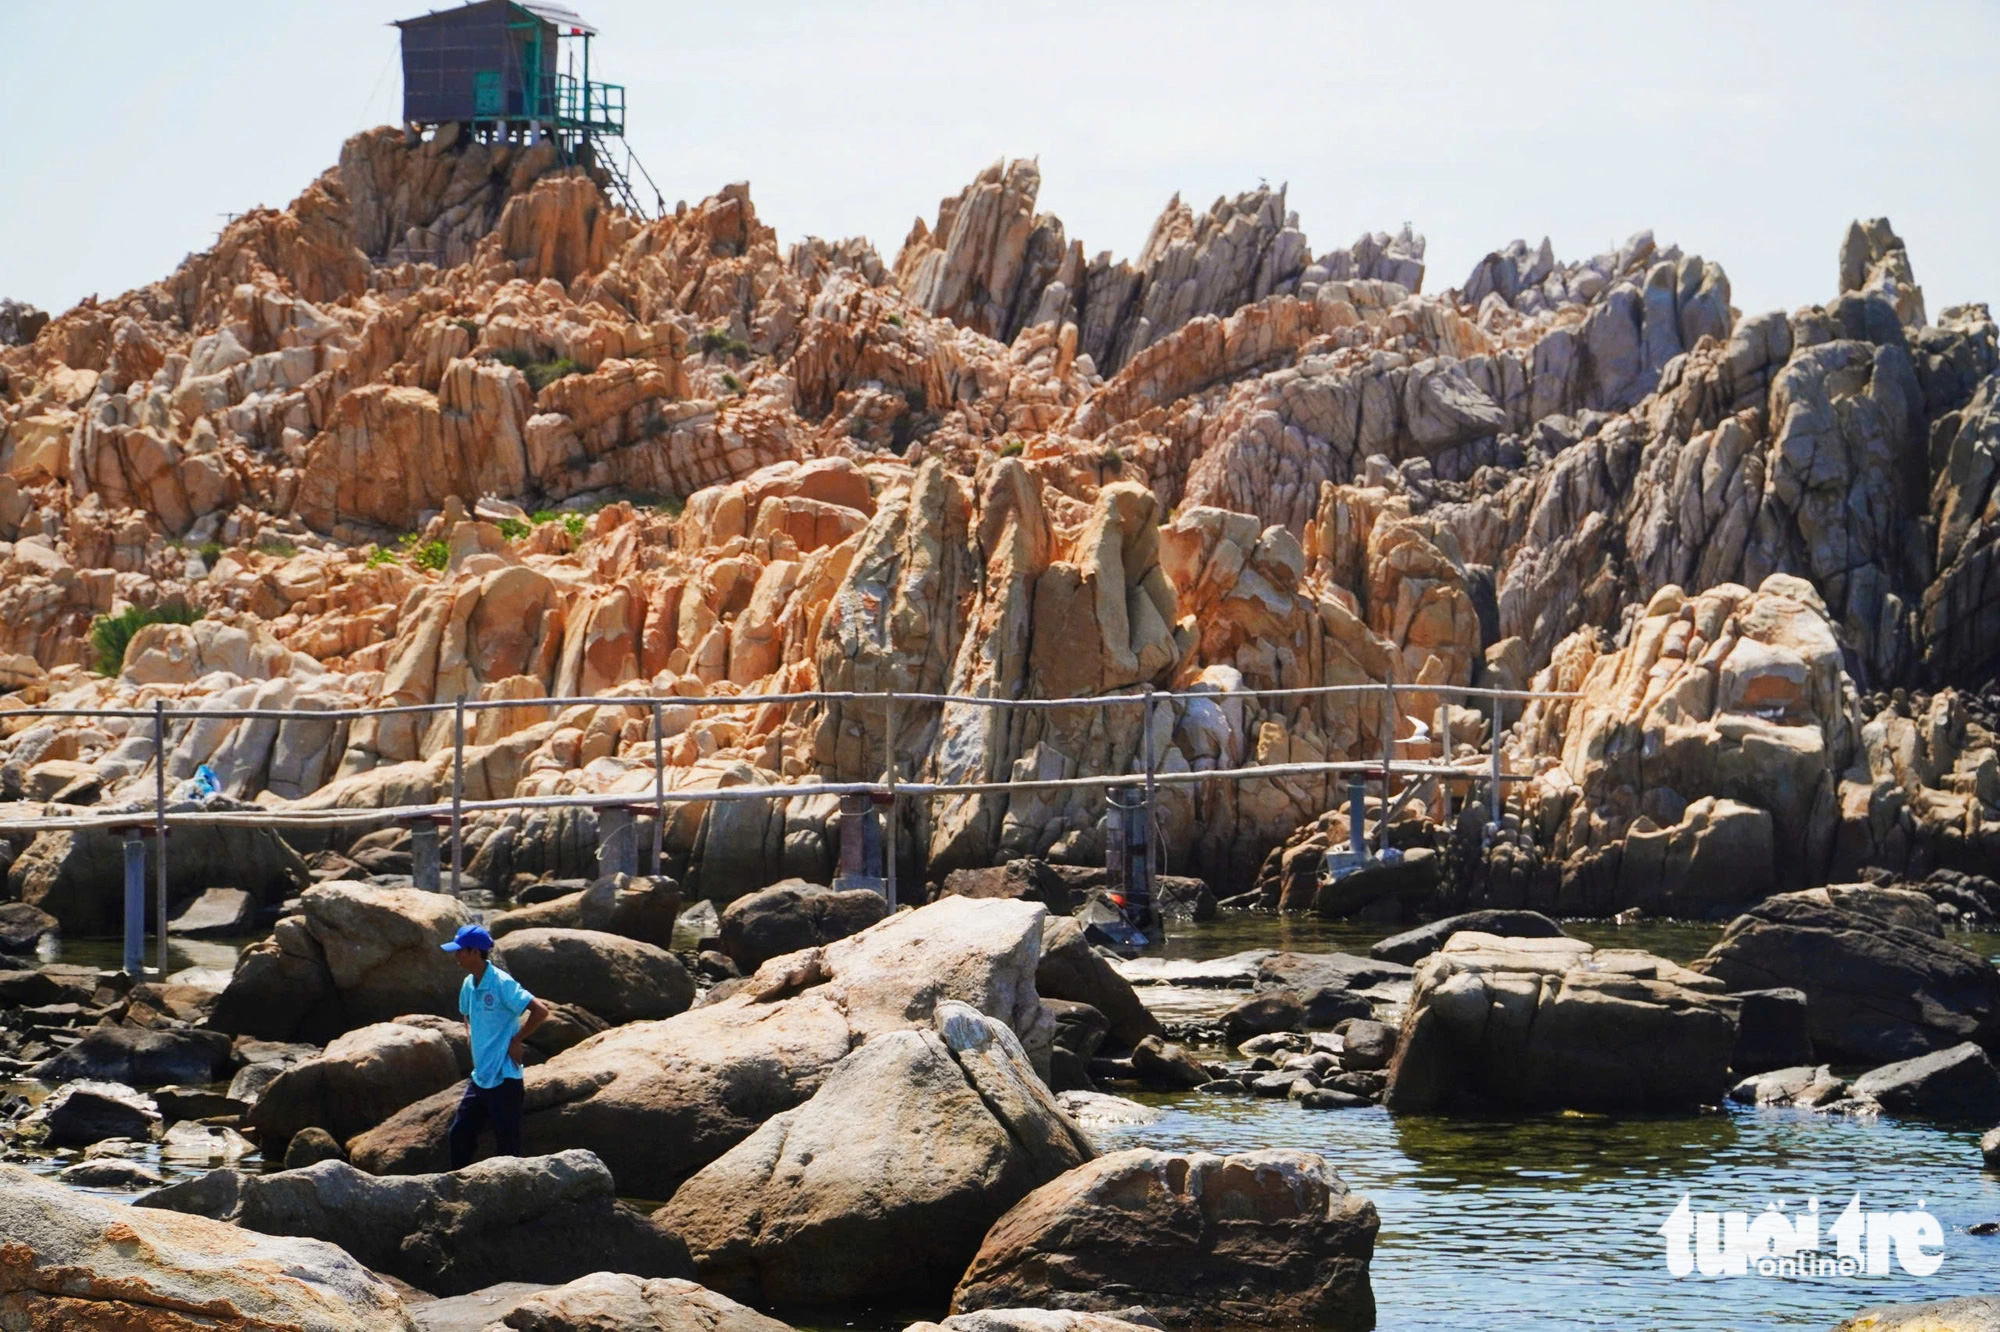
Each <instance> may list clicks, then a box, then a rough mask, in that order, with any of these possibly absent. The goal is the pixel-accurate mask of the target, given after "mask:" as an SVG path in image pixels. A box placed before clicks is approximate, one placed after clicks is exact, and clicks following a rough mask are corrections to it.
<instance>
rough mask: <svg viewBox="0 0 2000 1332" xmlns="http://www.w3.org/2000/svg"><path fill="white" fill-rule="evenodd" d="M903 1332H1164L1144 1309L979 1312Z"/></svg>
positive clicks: (1004, 1310)
mask: <svg viewBox="0 0 2000 1332" xmlns="http://www.w3.org/2000/svg"><path fill="white" fill-rule="evenodd" d="M903 1332H1166V1329H1165V1328H1164V1327H1162V1326H1161V1325H1160V1321H1159V1320H1158V1319H1156V1318H1154V1317H1153V1315H1152V1314H1150V1313H1148V1312H1147V1311H1146V1310H1144V1309H1138V1308H1133V1309H1120V1310H1119V1311H1118V1312H1117V1314H1108V1313H1091V1312H1088V1311H1085V1310H1079V1309H979V1310H976V1311H975V1312H972V1313H962V1314H952V1315H950V1316H949V1317H947V1318H945V1319H944V1320H943V1321H941V1322H936V1323H912V1324H910V1325H909V1326H908V1327H906V1328H904V1329H903Z"/></svg>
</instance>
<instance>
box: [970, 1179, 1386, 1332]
mask: <svg viewBox="0 0 2000 1332" xmlns="http://www.w3.org/2000/svg"><path fill="white" fill-rule="evenodd" d="M1379 1225H1380V1222H1379V1220H1378V1218H1377V1216H1376V1214H1375V1206H1374V1204H1373V1203H1371V1202H1369V1201H1368V1200H1367V1199H1366V1198H1363V1197H1360V1196H1358V1195H1356V1194H1353V1193H1351V1192H1349V1191H1348V1188H1347V1185H1346V1183H1345V1182H1344V1181H1342V1180H1341V1178H1340V1176H1339V1175H1338V1174H1336V1173H1334V1171H1333V1169H1332V1168H1331V1167H1330V1166H1328V1165H1327V1163H1326V1162H1325V1161H1324V1160H1323V1159H1322V1158H1320V1157H1319V1156H1317V1155H1315V1154H1314V1153H1311V1152H1300V1151H1283V1150H1277V1151H1260V1152H1245V1153H1243V1154H1241V1155H1237V1156H1229V1157H1223V1156H1215V1155H1210V1154H1208V1153H1188V1154H1185V1155H1181V1154H1175V1153H1169V1152H1158V1151H1150V1150H1146V1149H1139V1150H1134V1151H1125V1152H1117V1153H1115V1154H1113V1155H1110V1156H1102V1157H1099V1158H1098V1159H1097V1160H1095V1161H1091V1162H1089V1163H1087V1164H1085V1165H1082V1166H1079V1167H1077V1168H1076V1169H1074V1170H1072V1171H1070V1172H1069V1173H1068V1174H1066V1175H1064V1176H1063V1177H1062V1178H1060V1179H1058V1180H1056V1181H1055V1182H1053V1183H1051V1184H1048V1185H1045V1186H1044V1187H1042V1188H1040V1189H1037V1190H1036V1191H1035V1192H1033V1193H1031V1194H1029V1195H1028V1196H1027V1197H1026V1198H1025V1199H1023V1200H1022V1201H1021V1202H1020V1203H1019V1204H1017V1205H1016V1206H1015V1207H1014V1208H1013V1210H1012V1211H1010V1212H1008V1213H1007V1214H1006V1215H1005V1216H1003V1217H1001V1218H1000V1220H999V1221H997V1222H996V1223H995V1224H994V1226H993V1228H992V1229H991V1230H990V1231H988V1232H987V1234H986V1241H985V1243H984V1244H982V1245H981V1246H980V1248H979V1253H978V1256H977V1257H975V1258H974V1259H973V1260H972V1265H971V1266H970V1267H969V1268H967V1269H966V1272H965V1276H964V1277H963V1279H961V1280H960V1282H959V1284H958V1289H957V1290H955V1291H954V1292H953V1293H952V1300H951V1307H952V1312H953V1314H954V1315H957V1314H964V1313H969V1312H973V1311H976V1310H981V1309H1028V1308H1048V1307H1052V1306H1061V1307H1063V1308H1068V1309H1077V1310H1092V1309H1095V1310H1101V1311H1104V1312H1113V1311H1117V1310H1121V1309H1123V1308H1125V1307H1126V1306H1129V1305H1131V1304H1135V1303H1136V1304H1140V1305H1143V1306H1144V1307H1145V1308H1147V1309H1149V1310H1151V1311H1152V1312H1153V1314H1155V1315H1156V1316H1157V1317H1158V1318H1159V1320H1160V1321H1161V1322H1162V1323H1164V1324H1165V1325H1166V1326H1168V1327H1203V1326H1217V1325H1223V1326H1243V1325H1246V1324H1252V1325H1255V1324H1261V1325H1267V1326H1279V1327H1302V1326H1313V1327H1331V1328H1348V1329H1363V1328H1371V1327H1373V1326H1374V1325H1375V1297H1374V1293H1373V1290H1372V1289H1371V1288H1370V1285H1369V1281H1368V1264H1369V1260H1370V1259H1371V1257H1372V1256H1373V1254H1374V1249H1375V1232H1376V1230H1377V1228H1378V1227H1379Z"/></svg>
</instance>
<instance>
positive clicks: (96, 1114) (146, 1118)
mask: <svg viewBox="0 0 2000 1332" xmlns="http://www.w3.org/2000/svg"><path fill="white" fill-rule="evenodd" d="M23 1124H24V1125H25V1126H28V1127H36V1126H39V1127H41V1128H43V1129H45V1130H47V1132H48V1138H49V1141H50V1142H51V1143H54V1144H56V1145H58V1146H88V1145H89V1144H90V1143H93V1142H102V1141H104V1139H106V1138H137V1139H139V1140H140V1141H142V1142H143V1141H145V1140H146V1139H147V1138H150V1137H152V1136H153V1134H154V1133H155V1132H156V1131H157V1130H158V1129H159V1127H160V1110H159V1107H158V1106H156V1105H154V1104H153V1100H152V1098H151V1097H149V1096H145V1095H142V1094H140V1093H139V1092H137V1091H134V1090H133V1089H132V1088H130V1087H127V1086H124V1085H122V1084H120V1083H116V1082H88V1081H85V1082H72V1083H68V1084H66V1085H64V1086H61V1087H58V1088H56V1090H55V1091H53V1092H51V1093H50V1094H49V1096H48V1098H47V1099H46V1100H44V1101H43V1102H42V1103H41V1104H40V1105H38V1106H36V1107H35V1111H34V1113H33V1114H31V1115H29V1116H28V1117H27V1119H26V1120H24V1121H23Z"/></svg>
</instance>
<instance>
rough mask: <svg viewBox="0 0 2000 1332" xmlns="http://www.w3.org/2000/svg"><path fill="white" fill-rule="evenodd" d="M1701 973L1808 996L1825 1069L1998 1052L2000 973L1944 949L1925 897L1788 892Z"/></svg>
mask: <svg viewBox="0 0 2000 1332" xmlns="http://www.w3.org/2000/svg"><path fill="white" fill-rule="evenodd" d="M1694 969H1695V970H1697V971H1703V972H1706V973H1708V974H1709V975H1711V976H1715V977H1717V978H1718V979H1720V980H1722V981H1723V982H1724V983H1725V984H1727V985H1728V986H1729V988H1730V989H1732V990H1765V989H1772V988H1775V987H1788V988H1792V989H1797V990H1801V991H1803V992H1804V993H1805V996H1806V1024H1807V1029H1808V1031H1809V1033H1810V1035H1811V1037H1812V1044H1813V1053H1814V1056H1815V1057H1816V1058H1818V1059H1821V1060H1831V1061H1834V1062H1842V1061H1847V1062H1853V1063H1879V1062H1883V1061H1887V1060H1897V1059H1910V1058H1914V1057H1915V1056H1917V1055H1921V1054H1928V1053H1930V1052H1931V1051H1934V1050H1943V1049H1948V1048H1950V1047H1951V1046H1954V1045H1957V1044H1959V1043H1960V1042H1962V1041H1974V1042H1977V1043H1978V1044H1979V1045H1981V1046H1982V1047H1984V1048H1986V1049H1987V1050H1989V1051H1992V1050H1996V1049H2000V970H1996V969H1995V968H1994V966H1993V964H1992V963H1991V962H1990V961H1988V960H1987V959H1986V958H1984V957H1981V956H1980V955H1979V954H1978V953H1975V952H1972V951H1971V950H1970V949H1967V948H1962V947H1960V946H1959V945H1957V944H1955V943H1951V942H1949V941H1948V940H1946V939H1945V938H1944V937H1943V936H1942V935H1941V934H1940V932H1939V930H1938V926H1937V908H1936V907H1935V906H1934V905H1933V904H1932V902H1931V900H1930V899H1929V898H1928V897H1925V896H1924V895H1923V894H1921V893H1913V892H1909V891H1906V890H1902V889H1893V888H1871V887H1863V886H1836V887H1831V888H1812V889H1808V890H1806V891H1804V892H1797V893H1781V894H1779V895H1778V896H1776V897H1771V898H1767V899H1765V900H1764V901H1762V902H1759V903H1758V904H1757V905H1756V906H1754V907H1752V908H1750V910H1749V911H1748V912H1747V913H1745V914H1744V915H1741V916H1738V917H1737V918H1736V919H1735V920H1733V921H1731V922H1730V924H1729V928H1728V930H1726V931H1725V932H1724V934H1723V936H1722V939H1721V940H1720V941H1719V942H1718V943H1717V944H1716V945H1715V947H1713V948H1711V949H1709V951H1708V954H1707V956H1705V957H1703V958H1702V959H1701V960H1700V961H1698V962H1696V963H1695V964H1694Z"/></svg>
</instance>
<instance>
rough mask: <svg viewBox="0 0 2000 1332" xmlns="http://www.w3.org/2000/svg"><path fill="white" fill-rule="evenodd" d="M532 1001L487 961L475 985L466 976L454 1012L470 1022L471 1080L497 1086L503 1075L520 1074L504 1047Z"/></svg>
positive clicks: (519, 1069)
mask: <svg viewBox="0 0 2000 1332" xmlns="http://www.w3.org/2000/svg"><path fill="white" fill-rule="evenodd" d="M534 1002H535V996H534V995H532V994H529V993H528V991H527V990H526V989H525V988H524V987H523V986H522V984H521V982H519V981H517V980H515V979H514V978H513V977H512V976H509V975H508V974H507V973H506V972H504V971H502V970H500V968H498V967H496V966H494V965H493V964H492V963H491V962H488V963H487V964H486V974H485V975H483V976H481V977H480V978H479V981H478V983H477V984H474V983H473V979H472V977H470V976H467V977H466V978H465V981H464V983H462V984H461V985H460V986H459V987H458V1011H459V1012H461V1013H463V1014H464V1015H465V1016H466V1019H467V1020H468V1021H469V1022H470V1023H471V1025H472V1080H473V1082H474V1083H476V1084H477V1085H479V1086H481V1087H487V1088H492V1087H497V1086H499V1085H500V1082H501V1079H503V1078H518V1077H520V1076H521V1066H520V1065H519V1064H517V1063H515V1062H514V1061H513V1060H511V1059H509V1058H508V1057H507V1047H508V1046H509V1045H510V1044H512V1043H513V1040H514V1033H515V1032H516V1031H519V1030H520V1028H521V1014H523V1013H525V1012H527V1011H528V1005H529V1004H532V1003H534Z"/></svg>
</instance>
